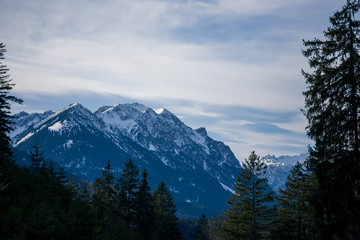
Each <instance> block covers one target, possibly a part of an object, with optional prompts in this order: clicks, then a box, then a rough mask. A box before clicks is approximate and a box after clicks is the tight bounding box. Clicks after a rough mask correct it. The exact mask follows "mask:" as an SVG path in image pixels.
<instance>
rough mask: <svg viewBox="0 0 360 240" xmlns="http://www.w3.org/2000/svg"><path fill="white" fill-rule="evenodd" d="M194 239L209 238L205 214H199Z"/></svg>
mask: <svg viewBox="0 0 360 240" xmlns="http://www.w3.org/2000/svg"><path fill="white" fill-rule="evenodd" d="M194 239H196V240H209V239H210V238H209V231H208V219H207V218H206V215H205V214H204V213H203V214H201V217H200V219H199V220H198V221H197V226H196V229H195V234H194Z"/></svg>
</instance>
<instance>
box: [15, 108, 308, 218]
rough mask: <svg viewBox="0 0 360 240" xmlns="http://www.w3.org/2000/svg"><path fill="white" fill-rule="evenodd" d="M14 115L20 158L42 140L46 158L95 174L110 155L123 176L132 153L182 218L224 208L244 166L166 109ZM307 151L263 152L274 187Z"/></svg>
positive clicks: (91, 176) (77, 171)
mask: <svg viewBox="0 0 360 240" xmlns="http://www.w3.org/2000/svg"><path fill="white" fill-rule="evenodd" d="M16 117H17V119H16V124H15V126H14V131H13V132H12V133H11V138H12V146H13V148H14V150H15V152H16V153H17V154H18V156H22V157H21V159H20V160H19V161H20V162H21V161H22V160H23V161H25V162H26V161H28V160H26V157H24V156H26V154H25V153H27V152H28V151H29V149H31V147H32V146H34V144H35V142H36V140H38V141H39V144H40V145H41V146H42V150H43V151H44V153H45V156H46V157H47V158H50V159H52V160H53V161H54V162H56V164H59V165H60V166H62V167H63V168H64V170H65V171H67V172H69V173H72V174H74V175H76V176H78V177H79V178H82V179H86V180H88V181H93V180H94V179H95V178H96V177H99V176H100V174H101V171H102V169H103V168H104V167H105V165H106V163H107V161H108V160H110V163H111V167H112V169H113V172H114V175H115V176H116V177H118V176H120V174H121V171H122V169H123V165H124V162H125V161H126V160H127V159H129V158H130V159H132V160H133V161H134V163H135V164H136V165H137V166H138V167H139V169H140V170H141V169H143V168H146V169H147V170H148V172H149V174H150V177H151V180H150V182H151V187H152V189H155V187H156V185H157V184H158V183H159V182H160V181H161V180H164V181H165V183H166V185H167V186H168V188H169V189H170V191H171V193H172V194H173V196H174V199H175V203H176V205H177V209H178V214H179V215H180V216H183V217H199V216H200V214H201V213H205V214H207V215H208V216H213V215H215V214H219V213H220V212H221V211H223V210H225V209H226V208H227V204H226V201H227V200H228V199H229V198H230V197H231V194H232V193H233V192H234V190H233V185H234V183H235V179H236V175H237V174H238V173H239V172H240V171H241V170H242V168H241V166H240V164H239V161H238V160H237V159H236V157H235V156H234V154H233V152H232V151H231V150H230V148H229V147H228V146H226V145H225V144H224V143H223V142H220V141H216V140H214V139H212V138H210V137H209V136H208V135H207V132H206V130H205V128H199V129H192V128H190V127H188V126H186V125H185V124H184V123H183V122H182V121H181V120H180V119H178V118H177V117H176V116H175V115H174V114H172V113H171V112H169V111H168V110H166V109H151V108H148V107H145V106H143V105H141V104H138V103H133V104H115V105H114V106H103V107H100V108H99V109H98V110H97V111H95V112H91V111H90V110H88V109H87V108H85V107H84V106H82V105H81V104H79V103H75V104H71V105H69V106H68V107H66V108H64V109H62V110H60V111H58V112H52V111H47V112H44V113H31V114H28V113H26V112H20V113H18V114H16ZM303 157H304V156H303V155H300V156H299V157H298V158H296V157H283V158H275V157H274V156H265V157H264V158H262V159H263V160H264V161H265V163H266V164H267V165H268V166H269V167H268V178H269V184H270V186H271V187H272V188H274V189H278V188H279V187H281V186H283V184H284V182H285V180H286V176H287V174H288V173H289V170H290V168H291V166H292V163H293V161H295V160H297V159H298V160H302V159H303ZM288 161H289V162H288Z"/></svg>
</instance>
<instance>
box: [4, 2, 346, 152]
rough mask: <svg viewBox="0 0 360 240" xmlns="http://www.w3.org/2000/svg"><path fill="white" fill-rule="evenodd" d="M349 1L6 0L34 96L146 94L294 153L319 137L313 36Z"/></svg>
mask: <svg viewBox="0 0 360 240" xmlns="http://www.w3.org/2000/svg"><path fill="white" fill-rule="evenodd" d="M341 5H342V3H341V2H340V1H338V0H316V1H312V0H304V1H295V0H273V1H268V0H257V1H250V0H221V1H220V0H219V1H217V0H209V1H206V0H204V1H196V0H176V1H172V0H144V1H125V0H103V1H100V0H92V1H86V0H79V1H71V0H65V1H46V0H36V1H26V0H13V1H5V2H4V3H2V7H1V9H0V21H1V22H4V23H6V24H3V25H2V27H1V28H2V30H1V33H2V39H1V41H3V42H4V43H5V44H6V45H7V50H8V53H7V55H6V64H7V65H8V67H9V68H10V74H11V76H12V78H13V79H14V81H15V83H16V84H17V86H16V88H15V91H16V93H18V94H19V95H20V96H24V98H25V99H24V100H25V101H26V102H28V103H29V104H28V103H26V104H28V105H29V106H24V108H29V109H30V108H32V109H40V108H41V104H45V103H46V104H48V105H47V106H44V107H43V108H45V109H44V110H48V109H49V108H48V107H50V106H52V107H53V109H54V108H55V109H54V110H57V109H59V108H61V107H63V106H65V105H67V104H69V103H71V102H75V101H76V102H81V103H82V104H84V105H85V106H88V107H90V108H92V110H94V108H96V107H99V106H98V105H108V104H110V105H111V104H113V103H115V102H122V101H140V102H142V103H144V104H145V105H148V106H150V107H154V108H158V107H166V108H168V109H169V110H170V111H172V112H173V113H175V114H176V115H178V116H180V117H181V118H182V120H184V121H185V123H187V124H189V125H190V126H192V127H200V126H205V127H206V128H207V129H208V131H209V134H211V135H212V136H219V139H220V140H221V139H224V140H226V142H227V143H229V144H230V145H231V146H233V150H234V151H235V152H237V154H239V155H240V154H242V152H246V154H245V155H248V153H249V152H250V151H251V148H257V149H260V148H261V149H262V151H263V152H265V151H268V152H267V153H272V154H274V153H275V152H277V153H280V152H281V149H283V150H284V151H286V153H290V152H293V153H294V152H296V151H299V150H300V149H303V148H305V147H304V146H306V145H307V142H308V139H307V138H306V135H305V131H304V127H305V126H306V124H307V123H306V120H304V117H303V116H302V115H301V113H300V112H299V109H300V108H301V107H303V102H304V100H303V96H302V94H301V92H302V91H304V90H305V80H304V79H303V77H302V76H301V73H300V70H301V69H302V68H305V69H306V68H307V61H306V59H305V58H304V57H303V56H302V55H301V48H302V41H301V40H302V39H303V38H304V39H309V38H313V37H315V36H316V37H321V35H322V31H323V30H324V29H325V28H326V27H327V26H328V25H329V24H328V16H329V15H330V14H332V13H333V11H335V10H336V9H339V8H340V7H341ZM95 98H96V99H98V101H96V99H95ZM45 99H47V100H46V101H45ZM30 103H32V104H34V105H33V106H30V105H31V104H30ZM99 103H101V104H99ZM254 150H255V149H254Z"/></svg>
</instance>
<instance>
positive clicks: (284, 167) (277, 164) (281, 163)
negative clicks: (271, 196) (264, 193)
mask: <svg viewBox="0 0 360 240" xmlns="http://www.w3.org/2000/svg"><path fill="white" fill-rule="evenodd" d="M307 157H308V154H307V153H302V154H300V155H295V156H280V157H275V156H274V155H266V156H264V157H262V158H261V161H263V162H264V163H265V164H266V165H267V173H266V178H267V179H268V183H269V185H270V187H271V188H272V189H273V190H274V191H277V190H279V189H281V188H283V187H284V186H285V182H286V178H287V177H288V176H289V174H290V170H291V168H292V167H293V166H294V165H295V164H296V163H297V162H301V163H303V162H304V161H305V160H306V158H307Z"/></svg>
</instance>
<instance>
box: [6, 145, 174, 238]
mask: <svg viewBox="0 0 360 240" xmlns="http://www.w3.org/2000/svg"><path fill="white" fill-rule="evenodd" d="M30 159H31V162H32V164H31V166H30V168H26V167H19V166H16V165H15V164H14V163H13V162H11V161H8V162H7V164H6V166H3V167H2V168H1V169H2V170H4V169H6V171H1V173H2V176H1V181H0V183H1V196H0V206H1V207H0V238H1V239H145V240H152V239H154V240H155V239H164V240H165V239H181V233H180V229H179V219H178V218H177V216H176V207H175V205H174V202H173V197H172V195H171V194H170V192H169V191H168V189H167V187H166V185H165V183H164V182H161V183H160V184H159V185H158V187H157V188H156V189H155V190H154V191H153V192H152V193H151V192H150V187H149V176H148V173H147V171H146V169H144V170H143V171H142V173H141V174H140V173H139V169H138V168H137V167H136V166H135V165H134V164H133V162H132V161H131V160H130V159H129V160H127V161H126V163H125V168H124V169H123V172H122V174H121V175H120V176H119V177H117V178H116V177H115V176H114V175H113V173H112V171H111V166H110V161H108V163H107V165H106V166H105V168H104V170H103V171H102V174H101V176H100V177H98V178H97V179H96V180H95V181H94V183H92V184H88V183H82V184H75V182H74V180H73V179H70V180H69V179H66V177H65V173H64V172H63V171H56V170H55V169H54V167H53V166H52V165H51V164H45V162H44V161H43V160H44V157H43V154H42V152H41V151H40V148H39V147H38V145H35V146H34V147H33V149H32V151H31V152H30ZM3 164H4V161H3Z"/></svg>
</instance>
